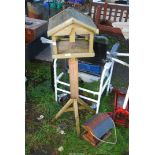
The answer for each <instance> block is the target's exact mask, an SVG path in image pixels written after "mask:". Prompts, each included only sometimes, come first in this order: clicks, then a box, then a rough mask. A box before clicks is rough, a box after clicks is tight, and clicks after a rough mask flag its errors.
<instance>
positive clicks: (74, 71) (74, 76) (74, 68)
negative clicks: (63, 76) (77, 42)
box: [68, 58, 79, 99]
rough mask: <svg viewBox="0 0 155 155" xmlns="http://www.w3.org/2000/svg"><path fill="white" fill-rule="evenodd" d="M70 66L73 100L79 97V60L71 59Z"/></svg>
mask: <svg viewBox="0 0 155 155" xmlns="http://www.w3.org/2000/svg"><path fill="white" fill-rule="evenodd" d="M68 65H69V76H70V92H71V98H72V99H77V98H78V95H79V92H78V60H77V59H76V58H72V59H69V60H68Z"/></svg>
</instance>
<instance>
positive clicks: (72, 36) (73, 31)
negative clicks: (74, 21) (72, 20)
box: [69, 27, 75, 43]
mask: <svg viewBox="0 0 155 155" xmlns="http://www.w3.org/2000/svg"><path fill="white" fill-rule="evenodd" d="M69 41H70V42H71V43H74V42H75V29H74V27H73V28H72V31H71V33H70V38H69Z"/></svg>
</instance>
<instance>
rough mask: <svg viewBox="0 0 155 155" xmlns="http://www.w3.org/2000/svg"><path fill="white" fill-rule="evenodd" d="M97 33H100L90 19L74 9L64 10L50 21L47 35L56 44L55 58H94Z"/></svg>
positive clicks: (53, 54) (54, 49) (54, 47)
mask: <svg viewBox="0 0 155 155" xmlns="http://www.w3.org/2000/svg"><path fill="white" fill-rule="evenodd" d="M52 19H53V20H52ZM54 21H55V22H54ZM96 33H99V31H98V29H97V27H96V25H95V24H94V23H93V21H92V19H91V18H90V17H88V16H86V15H83V14H82V13H80V12H78V11H76V10H75V9H73V8H68V9H66V10H63V11H62V12H60V13H58V14H57V15H56V16H54V17H52V18H51V19H50V21H49V27H48V32H47V34H48V36H50V37H52V40H53V42H54V44H53V53H52V56H53V58H54V59H55V58H58V59H64V58H82V57H94V56H95V54H94V50H93V42H94V34H96ZM79 37H81V38H79Z"/></svg>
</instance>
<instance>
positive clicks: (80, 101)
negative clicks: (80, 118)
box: [78, 98, 95, 113]
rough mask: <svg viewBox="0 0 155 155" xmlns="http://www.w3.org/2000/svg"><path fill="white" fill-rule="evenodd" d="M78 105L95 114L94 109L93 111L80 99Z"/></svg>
mask: <svg viewBox="0 0 155 155" xmlns="http://www.w3.org/2000/svg"><path fill="white" fill-rule="evenodd" d="M78 103H80V104H81V105H82V106H84V107H85V108H86V109H88V110H90V111H91V112H92V113H95V111H94V110H93V109H91V108H90V107H89V106H88V105H87V104H86V103H85V102H84V101H83V100H81V99H80V98H78Z"/></svg>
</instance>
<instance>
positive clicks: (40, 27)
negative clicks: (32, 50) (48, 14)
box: [25, 17, 48, 43]
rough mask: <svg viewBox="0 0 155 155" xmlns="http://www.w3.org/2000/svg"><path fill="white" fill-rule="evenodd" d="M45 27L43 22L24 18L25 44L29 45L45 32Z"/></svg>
mask: <svg viewBox="0 0 155 155" xmlns="http://www.w3.org/2000/svg"><path fill="white" fill-rule="evenodd" d="M30 23H32V24H30ZM47 27H48V25H47V21H45V20H39V19H34V18H29V17H25V42H26V43H30V42H32V41H34V40H35V39H37V38H38V37H40V36H41V35H42V34H44V33H45V32H46V31H47Z"/></svg>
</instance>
